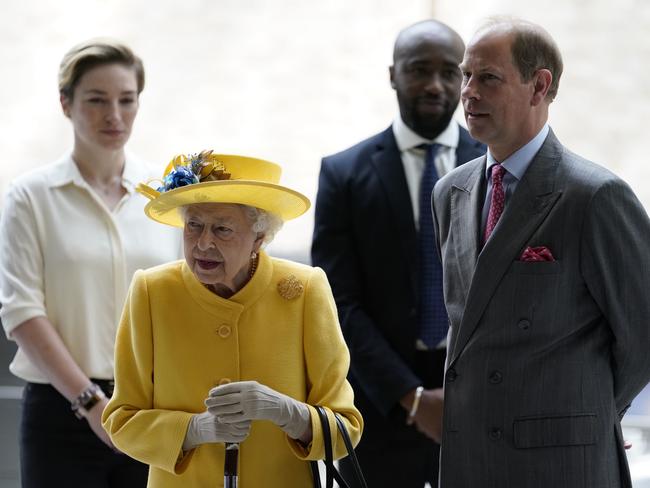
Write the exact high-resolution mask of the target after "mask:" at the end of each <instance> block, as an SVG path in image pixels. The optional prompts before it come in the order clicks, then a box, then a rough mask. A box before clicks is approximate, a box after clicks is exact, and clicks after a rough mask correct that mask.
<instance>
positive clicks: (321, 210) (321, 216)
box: [312, 158, 422, 416]
mask: <svg viewBox="0 0 650 488" xmlns="http://www.w3.org/2000/svg"><path fill="white" fill-rule="evenodd" d="M347 186H348V181H347V179H346V177H344V176H343V175H342V174H341V172H339V171H337V169H336V168H335V167H334V165H333V164H332V160H329V159H328V158H325V159H324V160H323V162H322V166H321V171H320V178H319V185H318V194H317V197H316V210H315V225H314V240H313V244H312V262H313V264H314V266H320V267H322V268H323V269H324V270H325V272H326V273H327V276H328V278H329V279H330V281H331V283H332V288H333V289H334V295H335V298H336V305H337V307H338V312H339V317H340V320H341V327H342V330H343V334H344V336H345V340H346V342H347V344H348V347H349V348H350V352H351V354H352V357H353V363H352V372H353V374H354V376H355V378H356V379H358V383H359V384H360V386H361V388H363V390H364V393H365V394H366V395H367V396H368V398H369V399H370V400H371V401H372V403H373V404H374V405H375V407H376V408H377V410H378V411H380V412H382V413H383V414H384V415H386V416H388V414H389V412H390V411H391V410H392V409H393V408H394V407H395V405H396V404H397V403H398V402H399V400H400V399H401V398H402V397H403V396H404V395H405V394H406V393H408V392H409V391H411V390H413V389H415V388H416V387H417V386H419V385H421V384H422V380H421V379H420V378H418V376H417V375H416V374H415V373H413V371H412V370H411V368H410V367H409V366H408V365H407V364H406V362H405V361H404V360H403V359H402V357H401V356H400V355H399V354H398V353H397V352H396V351H395V349H394V348H393V346H392V345H391V344H390V342H389V341H387V340H386V338H385V337H384V335H383V334H382V332H381V330H380V329H379V327H378V326H377V324H376V322H375V321H374V320H373V318H372V317H371V316H370V314H369V313H368V311H367V310H366V308H365V306H364V304H363V295H364V285H363V276H362V271H361V269H360V265H359V261H360V257H359V253H362V252H364V249H360V248H359V247H360V244H359V243H357V242H355V239H354V234H355V232H354V216H353V215H352V214H351V213H352V211H351V209H352V205H351V199H352V198H363V195H351V191H352V190H350V188H348V187H347ZM376 218H382V216H379V215H377V216H376ZM368 245H372V243H369V244H368ZM376 245H377V246H381V245H382V243H376ZM393 251H394V250H393ZM393 251H391V252H393ZM394 252H396V251H394ZM379 265H382V264H379ZM402 326H403V324H395V329H396V330H399V329H400V328H402Z"/></svg>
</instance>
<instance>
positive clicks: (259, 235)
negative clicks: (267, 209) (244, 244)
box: [253, 232, 266, 253]
mask: <svg viewBox="0 0 650 488" xmlns="http://www.w3.org/2000/svg"><path fill="white" fill-rule="evenodd" d="M265 237H266V234H264V233H263V232H258V233H257V237H256V238H255V242H253V251H254V252H255V253H258V252H260V248H261V247H262V244H264V238H265Z"/></svg>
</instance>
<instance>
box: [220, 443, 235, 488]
mask: <svg viewBox="0 0 650 488" xmlns="http://www.w3.org/2000/svg"><path fill="white" fill-rule="evenodd" d="M238 461H239V444H238V443H236V442H226V457H225V459H224V466H223V486H224V488H237V464H238Z"/></svg>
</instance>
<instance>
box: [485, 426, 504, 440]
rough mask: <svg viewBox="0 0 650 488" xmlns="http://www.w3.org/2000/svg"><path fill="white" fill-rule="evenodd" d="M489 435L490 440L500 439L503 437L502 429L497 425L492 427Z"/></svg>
mask: <svg viewBox="0 0 650 488" xmlns="http://www.w3.org/2000/svg"><path fill="white" fill-rule="evenodd" d="M488 436H489V437H490V440H493V441H498V440H499V439H501V429H498V428H496V427H494V428H492V429H490V433H489V434H488Z"/></svg>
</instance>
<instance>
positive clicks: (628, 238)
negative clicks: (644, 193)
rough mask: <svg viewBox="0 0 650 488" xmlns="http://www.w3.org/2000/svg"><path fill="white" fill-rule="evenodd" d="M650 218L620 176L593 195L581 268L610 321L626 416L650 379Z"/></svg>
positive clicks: (618, 392)
mask: <svg viewBox="0 0 650 488" xmlns="http://www.w3.org/2000/svg"><path fill="white" fill-rule="evenodd" d="M649 243H650V220H649V219H648V215H647V214H646V212H645V210H644V209H643V207H642V205H641V203H640V202H639V201H638V200H637V198H636V196H635V195H634V193H633V192H632V190H631V189H630V188H629V187H628V186H627V185H626V184H625V183H624V182H623V181H621V180H618V179H612V180H610V181H608V182H606V183H604V184H603V185H602V186H601V187H600V188H599V189H598V191H597V192H596V193H595V194H594V195H593V197H592V199H591V204H590V205H589V208H588V210H587V215H586V220H585V227H584V232H583V235H582V243H581V246H582V253H581V255H582V260H581V263H580V264H581V270H582V274H583V276H584V279H585V281H586V283H587V287H588V289H589V292H590V293H591V295H592V296H593V298H594V300H595V301H596V303H598V306H599V307H600V309H601V311H602V313H603V316H604V319H605V320H606V322H607V324H608V325H609V327H610V329H611V332H612V335H613V340H612V343H611V355H612V371H613V377H614V393H615V401H616V408H617V410H618V412H619V415H620V416H621V417H622V416H623V414H624V413H625V410H627V408H628V407H629V405H630V403H631V402H632V400H633V399H634V397H635V396H636V395H637V394H638V393H639V392H640V391H641V390H642V389H643V388H644V387H645V386H646V384H647V383H648V381H650V354H648V344H650V300H648V290H650V253H649V252H648V245H649Z"/></svg>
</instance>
